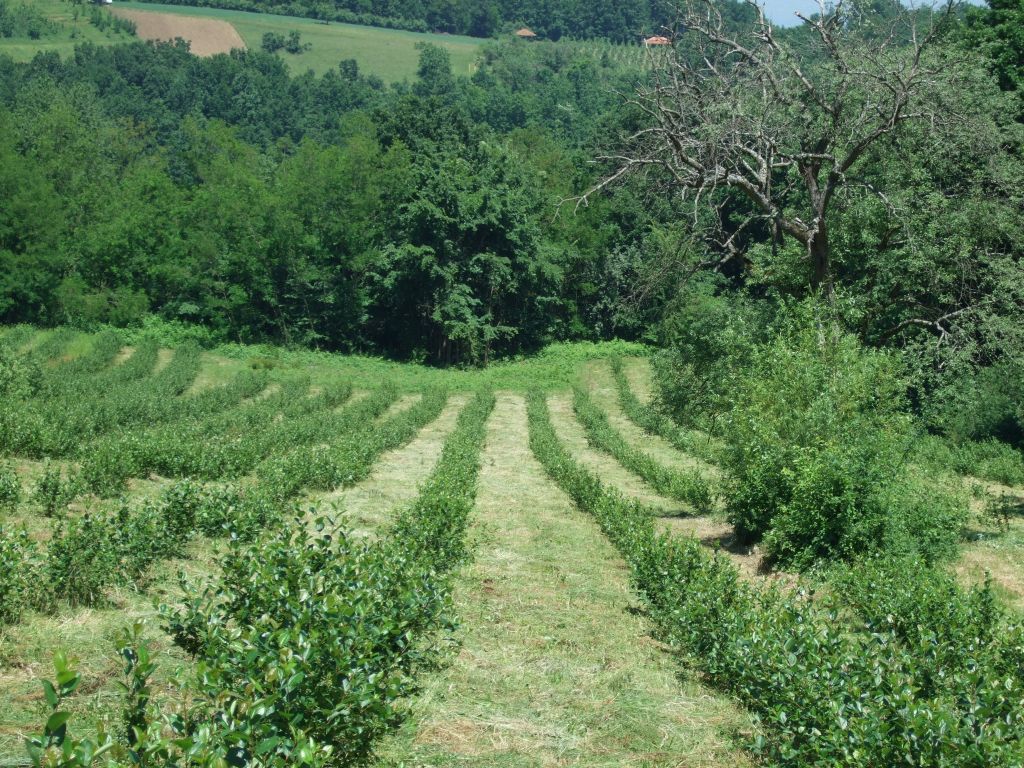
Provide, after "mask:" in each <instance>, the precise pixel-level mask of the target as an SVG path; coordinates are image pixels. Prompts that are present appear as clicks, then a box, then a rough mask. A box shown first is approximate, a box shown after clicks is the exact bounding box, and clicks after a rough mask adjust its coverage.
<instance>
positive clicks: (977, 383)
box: [931, 361, 1024, 447]
mask: <svg viewBox="0 0 1024 768" xmlns="http://www.w3.org/2000/svg"><path fill="white" fill-rule="evenodd" d="M931 416H932V423H933V424H934V425H935V426H936V427H937V428H938V429H939V430H941V431H942V432H944V433H945V434H946V435H948V436H949V437H950V438H952V439H953V440H954V441H956V442H964V441H981V440H999V441H1001V442H1004V443H1008V444H1010V445H1013V446H1017V447H1024V370H1022V369H1021V364H1020V363H1013V362H1009V361H1003V362H1000V363H997V364H995V365H992V366H989V367H986V368H980V369H978V370H977V371H975V372H973V373H972V374H970V375H968V376H964V377H961V378H960V379H958V380H956V381H952V382H949V383H947V384H946V386H945V387H943V388H942V389H941V390H940V391H939V392H938V393H937V394H936V396H935V397H934V403H933V407H932V414H931Z"/></svg>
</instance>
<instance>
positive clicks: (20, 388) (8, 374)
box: [0, 345, 42, 403]
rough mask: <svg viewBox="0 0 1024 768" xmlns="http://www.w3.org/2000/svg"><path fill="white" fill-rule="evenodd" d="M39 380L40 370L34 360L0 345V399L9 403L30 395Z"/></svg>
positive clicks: (34, 391)
mask: <svg viewBox="0 0 1024 768" xmlns="http://www.w3.org/2000/svg"><path fill="white" fill-rule="evenodd" d="M41 380H42V371H41V370H40V368H39V364H38V363H37V362H36V361H35V360H33V359H32V358H30V357H27V356H24V355H19V354H17V352H15V350H13V349H11V348H10V347H8V346H6V345H0V399H2V400H3V401H4V402H6V403H11V402H14V401H17V400H22V399H25V398H28V397H31V396H32V395H34V394H35V393H36V392H37V391H38V389H39V386H40V383H41Z"/></svg>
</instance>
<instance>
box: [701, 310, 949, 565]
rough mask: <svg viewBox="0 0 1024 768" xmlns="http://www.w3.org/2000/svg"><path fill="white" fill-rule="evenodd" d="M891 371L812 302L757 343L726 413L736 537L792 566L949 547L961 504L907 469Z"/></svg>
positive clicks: (727, 488) (893, 367)
mask: <svg viewBox="0 0 1024 768" xmlns="http://www.w3.org/2000/svg"><path fill="white" fill-rule="evenodd" d="M803 311H806V309H805V310H803ZM819 323H820V324H819ZM898 370H899V368H898V362H897V360H896V359H895V358H894V357H893V356H891V355H888V354H886V353H883V352H877V351H871V350H866V349H864V348H863V347H862V346H861V345H860V344H859V342H858V341H857V340H856V339H855V338H854V337H852V336H849V335H845V334H840V333H837V332H836V331H835V330H834V326H832V325H831V323H830V322H829V321H828V320H827V319H825V320H821V321H819V320H818V319H816V318H815V317H814V315H813V310H811V312H809V313H807V314H803V315H802V316H801V315H800V314H798V315H797V317H796V320H795V322H794V324H793V326H792V327H791V328H790V329H789V330H787V332H785V333H782V334H780V335H779V336H778V337H777V338H776V339H775V340H773V341H772V342H770V343H767V344H764V345H761V346H759V347H757V348H756V350H755V351H754V352H753V353H752V355H751V360H750V364H749V367H748V368H746V369H744V370H743V371H742V381H741V382H740V383H739V384H738V385H737V388H736V390H735V392H734V394H733V396H732V397H733V401H732V407H731V408H730V410H729V411H728V412H727V414H726V415H725V416H724V417H723V418H722V436H723V438H724V442H725V447H724V449H723V451H722V454H721V461H722V467H723V469H724V470H725V471H726V474H727V478H726V481H725V483H724V496H725V499H726V504H727V509H728V514H729V520H730V522H732V523H733V524H734V525H735V527H736V531H737V533H738V534H739V536H740V537H741V538H742V539H744V540H746V541H758V540H761V539H763V540H764V544H765V548H766V550H767V552H768V554H769V556H770V557H772V558H773V559H774V560H776V561H777V562H779V563H782V564H785V565H788V566H793V567H797V568H806V567H808V566H810V565H812V564H813V563H814V562H815V561H817V560H820V559H826V558H834V557H838V558H842V559H850V558H854V557H857V556H860V555H862V554H865V553H870V552H876V551H881V550H890V549H894V550H896V551H900V552H911V551H914V552H917V553H918V554H920V555H921V556H922V557H924V558H925V559H927V560H929V561H933V560H935V559H937V558H939V557H941V556H943V555H944V554H946V553H948V552H949V551H950V549H951V548H952V547H953V546H954V544H955V542H956V540H957V539H958V537H959V535H960V529H961V525H962V522H963V520H964V518H965V516H966V503H964V502H963V501H962V500H959V499H958V498H957V497H955V496H951V495H950V493H949V492H947V491H946V490H945V489H944V487H943V486H942V485H941V484H940V483H937V482H935V481H932V482H933V486H932V489H931V499H929V498H928V497H927V495H923V494H922V493H921V491H922V489H921V487H920V485H921V484H920V483H918V482H915V481H914V480H913V479H912V478H911V476H910V472H909V469H908V466H907V460H906V459H907V454H908V451H909V450H910V449H911V446H912V442H913V432H912V423H911V420H910V417H909V415H908V414H907V412H906V409H905V398H904V394H903V393H904V391H905V388H906V387H905V383H904V382H903V381H902V380H901V378H900V376H899V375H898ZM930 502H931V503H930Z"/></svg>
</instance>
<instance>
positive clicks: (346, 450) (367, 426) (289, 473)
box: [258, 388, 448, 498]
mask: <svg viewBox="0 0 1024 768" xmlns="http://www.w3.org/2000/svg"><path fill="white" fill-rule="evenodd" d="M386 397H390V398H391V399H392V400H393V398H394V391H393V389H382V390H381V392H379V393H378V395H377V402H376V403H371V402H367V403H366V407H367V408H373V409H374V410H380V411H381V412H383V410H384V409H385V408H386V406H384V400H385V398H386ZM446 402H448V393H447V392H446V391H445V390H443V389H436V388H435V389H428V390H427V391H426V392H424V394H423V397H422V398H421V399H420V400H419V401H418V402H417V403H415V404H413V405H412V406H411V407H409V408H407V409H406V410H404V411H402V412H400V413H397V414H395V415H394V416H392V417H390V418H389V419H386V420H385V421H383V422H380V423H377V422H373V421H371V420H370V419H369V418H366V419H359V420H355V419H354V420H353V426H354V427H355V428H354V429H353V430H352V431H350V432H346V433H345V434H343V435H340V436H338V438H337V439H334V440H332V441H331V442H330V444H327V445H305V446H301V447H298V448H295V449H294V450H291V451H288V452H287V453H283V454H281V455H275V456H272V457H270V458H269V459H268V460H267V461H266V462H264V464H263V465H262V466H261V467H260V468H259V469H258V474H259V476H260V477H261V478H262V480H263V482H264V483H265V484H266V486H267V487H268V488H269V489H271V492H272V493H274V494H275V495H277V496H278V497H281V498H287V497H290V496H292V495H293V494H294V493H296V492H297V490H298V489H300V488H310V489H313V490H330V489H332V488H339V487H343V486H346V487H347V486H351V485H353V484H355V483H357V482H359V481H360V480H362V479H363V478H365V477H366V476H367V475H368V474H369V473H370V470H371V469H372V468H373V465H374V463H375V462H376V460H377V457H378V456H380V454H382V453H383V452H384V451H389V450H393V449H395V448H398V447H400V446H402V445H404V444H405V443H407V442H409V441H410V440H412V438H413V437H415V435H416V433H418V432H419V431H420V430H421V429H422V428H423V427H424V426H425V425H426V424H428V423H429V422H431V421H433V420H434V419H436V418H437V417H438V416H439V415H440V414H441V411H442V409H443V408H444V406H445V403H446ZM357 407H358V406H357Z"/></svg>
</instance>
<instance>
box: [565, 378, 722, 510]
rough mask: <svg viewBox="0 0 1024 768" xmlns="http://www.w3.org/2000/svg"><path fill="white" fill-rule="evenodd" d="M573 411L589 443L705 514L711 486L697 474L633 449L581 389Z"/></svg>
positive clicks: (709, 500)
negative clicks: (672, 467)
mask: <svg viewBox="0 0 1024 768" xmlns="http://www.w3.org/2000/svg"><path fill="white" fill-rule="evenodd" d="M573 409H574V410H575V412H576V416H577V417H578V418H579V420H580V423H581V424H582V425H583V427H584V429H585V430H586V432H587V439H588V440H589V441H590V442H591V443H593V444H594V445H595V446H597V447H598V448H599V449H601V450H603V451H606V452H608V453H610V454H611V455H612V456H614V457H615V458H616V459H618V461H619V463H621V464H622V465H623V466H624V467H626V468H627V469H629V470H631V471H633V472H635V473H636V474H638V475H639V476H640V477H642V478H643V479H644V480H646V481H647V482H648V483H650V484H651V486H652V487H653V488H654V489H655V490H656V491H658V492H659V493H663V494H665V495H666V496H669V497H670V498H673V499H677V500H679V501H683V502H686V503H687V504H691V505H692V506H693V507H694V509H695V510H696V511H697V512H698V513H703V512H707V511H708V509H709V508H710V507H711V502H712V493H711V487H710V486H709V485H708V483H707V480H705V479H704V478H703V477H702V476H701V475H700V473H699V472H696V471H691V472H682V471H679V470H674V469H670V468H668V467H666V466H664V465H662V464H659V463H658V462H657V461H655V460H654V459H653V458H651V456H650V455H649V454H647V453H645V452H644V451H642V450H639V449H637V448H634V447H633V446H632V445H630V444H629V443H628V442H627V441H626V440H625V439H624V438H623V437H622V435H620V434H619V433H618V432H617V431H616V430H615V428H614V427H612V425H611V424H609V422H608V417H607V416H606V415H605V413H604V412H603V411H601V409H600V408H598V407H597V405H596V404H595V403H594V402H593V400H592V399H591V398H590V395H589V394H588V393H587V392H586V391H585V390H583V389H581V388H580V387H576V389H575V393H574V397H573Z"/></svg>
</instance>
